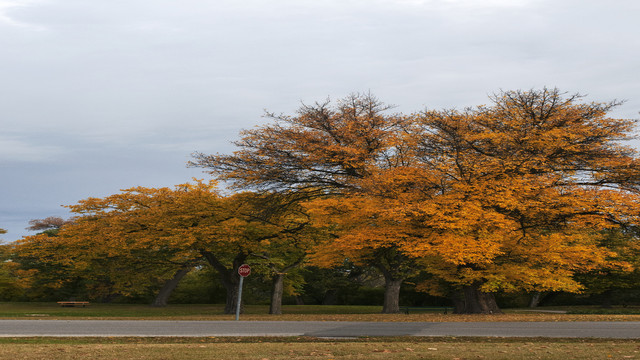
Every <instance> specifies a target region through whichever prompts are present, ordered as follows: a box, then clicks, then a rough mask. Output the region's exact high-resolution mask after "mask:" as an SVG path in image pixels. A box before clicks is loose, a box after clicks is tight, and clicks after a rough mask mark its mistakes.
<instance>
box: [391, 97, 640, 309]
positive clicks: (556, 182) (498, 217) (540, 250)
mask: <svg viewBox="0 0 640 360" xmlns="http://www.w3.org/2000/svg"><path fill="white" fill-rule="evenodd" d="M618 104H619V103H617V102H611V103H582V102H580V96H578V95H573V96H566V94H563V93H561V92H560V91H558V90H557V89H542V90H532V91H509V92H502V93H500V94H497V95H495V96H494V97H492V104H491V105H489V106H481V107H478V108H475V109H467V110H465V111H457V110H445V111H425V112H423V113H421V114H417V115H416V116H415V122H414V124H413V126H412V128H411V130H412V133H413V135H414V137H415V143H416V145H417V146H416V156H417V159H418V163H419V164H420V166H421V167H422V168H424V169H428V170H429V172H430V173H432V174H434V175H435V176H433V177H432V179H437V182H433V181H425V180H428V178H425V177H422V178H421V179H420V180H421V181H422V183H421V184H420V182H418V183H417V186H416V187H417V189H433V188H434V187H436V188H439V191H438V192H437V196H430V195H429V196H425V197H424V200H423V201H416V202H412V203H411V204H410V205H409V206H406V205H405V206H401V208H405V209H406V210H405V214H410V218H411V219H412V221H413V222H414V223H415V224H417V225H418V226H420V227H423V228H424V229H425V230H427V231H429V232H431V233H432V234H433V236H428V237H426V238H425V239H427V240H428V241H427V243H428V245H429V246H427V247H425V248H424V250H423V251H424V253H425V254H428V255H435V256H437V257H438V259H439V261H436V262H431V263H430V264H429V270H430V271H432V272H434V273H437V274H438V275H440V276H441V277H443V278H445V279H447V280H448V281H450V282H451V283H453V284H456V285H457V286H459V287H460V289H461V292H462V294H461V297H460V300H461V301H460V302H459V303H458V305H459V307H458V311H460V312H485V313H489V312H495V311H498V309H497V306H496V305H495V301H494V300H493V296H492V294H493V293H494V292H496V291H512V290H516V289H524V290H528V291H545V290H566V291H580V289H581V288H582V286H581V284H579V283H578V282H577V281H576V280H575V278H574V275H575V274H576V273H578V272H582V271H589V270H593V269H597V268H603V267H607V266H609V267H621V268H624V267H625V266H626V265H625V264H624V263H622V262H616V261H615V257H616V254H615V252H613V251H611V250H609V249H606V248H604V247H602V246H599V242H600V239H601V237H602V236H603V235H602V231H601V230H602V229H603V228H607V227H613V226H617V225H618V224H619V223H622V222H629V221H636V220H637V218H636V214H637V211H635V210H634V208H636V207H637V204H638V200H639V198H638V193H637V192H636V191H634V189H633V187H634V182H636V183H637V178H636V179H634V178H633V177H632V176H629V174H637V173H638V165H637V164H638V160H637V155H636V153H635V151H634V150H633V149H631V148H630V147H628V146H624V145H623V144H622V142H623V141H625V140H628V139H630V137H631V135H632V130H633V128H634V125H635V121H633V120H626V119H614V118H610V117H608V116H607V113H608V112H609V111H610V110H611V109H613V108H614V107H615V106H617V105H618ZM422 193H423V194H431V192H429V191H423V192H422Z"/></svg>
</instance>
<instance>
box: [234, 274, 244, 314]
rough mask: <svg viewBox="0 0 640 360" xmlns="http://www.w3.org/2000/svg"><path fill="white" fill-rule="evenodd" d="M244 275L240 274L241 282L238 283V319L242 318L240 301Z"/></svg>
mask: <svg viewBox="0 0 640 360" xmlns="http://www.w3.org/2000/svg"><path fill="white" fill-rule="evenodd" d="M243 282H244V276H240V284H239V285H238V303H237V304H236V321H238V320H240V303H241V302H242V283H243Z"/></svg>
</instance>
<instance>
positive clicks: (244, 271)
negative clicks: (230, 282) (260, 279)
mask: <svg viewBox="0 0 640 360" xmlns="http://www.w3.org/2000/svg"><path fill="white" fill-rule="evenodd" d="M249 274H251V266H249V265H247V264H242V265H240V267H239V268H238V275H240V284H239V285H238V302H237V304H236V321H238V320H240V304H241V303H242V283H243V282H244V278H246V277H247V276H249Z"/></svg>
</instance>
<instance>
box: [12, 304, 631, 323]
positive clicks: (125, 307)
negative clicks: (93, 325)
mask: <svg viewBox="0 0 640 360" xmlns="http://www.w3.org/2000/svg"><path fill="white" fill-rule="evenodd" d="M559 309H560V308H557V307H555V308H553V310H559ZM565 309H566V310H570V311H575V313H573V314H556V313H537V312H531V311H528V310H529V309H507V310H505V314H502V315H456V314H451V313H449V314H443V313H442V312H441V311H440V310H438V309H434V310H433V312H420V313H412V314H410V315H405V314H381V313H380V312H381V310H382V308H381V307H380V306H326V305H288V306H287V305H285V306H284V307H283V315H269V314H268V310H269V308H268V306H266V305H247V306H245V309H244V313H243V314H242V315H241V320H289V321H299V320H308V321H312V320H317V321H330V320H333V321H439V322H441V321H630V320H633V321H640V314H636V315H634V314H620V313H615V312H611V313H600V312H598V313H595V312H594V311H596V310H589V309H592V308H583V312H582V313H578V311H579V309H580V308H565ZM223 310H224V305H221V304H219V305H169V306H167V307H162V308H157V307H151V306H149V305H136V304H97V303H96V304H91V305H89V306H88V307H85V308H82V307H60V306H59V305H58V304H56V303H16V302H4V303H0V318H2V319H149V320H160V319H170V320H234V319H235V315H233V314H232V315H229V314H224V313H223ZM542 310H544V309H542ZM590 311H591V312H590Z"/></svg>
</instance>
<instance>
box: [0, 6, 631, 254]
mask: <svg viewBox="0 0 640 360" xmlns="http://www.w3.org/2000/svg"><path fill="white" fill-rule="evenodd" d="M638 15H640V1H637V0H611V1H602V0H243V1H237V0H181V1H175V0H173V1H171V0H126V1H125V0H109V1H107V0H95V1H86V0H0V228H4V229H6V230H8V233H7V234H4V235H1V236H2V239H3V240H4V241H5V242H9V241H14V240H17V239H19V238H21V237H22V236H25V235H29V234H33V232H29V231H27V230H25V228H26V227H27V226H28V222H29V220H31V219H41V218H45V217H48V216H60V217H64V218H67V217H69V216H71V215H70V214H69V213H68V212H67V210H66V208H64V207H62V205H71V204H74V203H76V202H78V201H79V200H81V199H85V198H88V197H103V196H107V195H111V194H115V193H117V192H119V191H120V190H121V189H126V188H131V187H135V186H146V187H164V186H169V187H170V186H173V185H176V184H181V183H185V182H187V181H190V180H191V179H192V178H194V177H196V178H205V179H206V178H208V177H209V175H207V174H204V173H203V172H202V169H198V168H188V167H187V166H186V163H187V161H189V160H190V157H191V154H192V153H193V152H203V153H229V152H231V151H233V149H234V148H233V145H232V144H231V141H233V140H235V139H237V138H238V132H239V131H240V130H242V129H247V128H252V127H254V126H258V125H260V124H264V123H265V122H266V121H268V120H266V119H265V118H263V117H262V115H263V114H264V111H265V110H268V111H271V112H275V113H283V114H294V113H295V111H296V109H297V108H298V107H299V106H300V105H301V102H305V103H313V102H315V101H323V100H325V99H327V97H329V98H331V99H339V98H342V97H344V96H347V95H349V94H350V93H354V92H371V93H372V94H374V95H375V96H377V97H378V98H379V99H380V100H382V101H383V102H385V103H388V104H393V105H396V108H395V110H396V111H398V112H403V113H412V112H417V111H421V110H424V109H425V108H431V109H441V108H453V107H455V108H464V107H467V106H476V105H481V104H486V103H487V102H488V95H491V94H493V93H496V92H498V91H501V90H516V89H522V90H527V89H532V88H542V87H544V86H546V87H550V88H553V87H557V88H559V89H560V90H562V91H567V92H569V93H576V92H578V93H581V94H584V95H586V98H585V101H610V100H614V99H619V100H622V99H624V100H626V102H625V103H624V104H623V105H622V106H620V107H618V108H617V109H616V110H615V111H614V112H613V113H612V114H611V115H612V116H615V117H622V118H633V119H636V118H638V117H639V115H638V112H639V111H640V68H639V65H640V62H639V61H638V59H639V58H640V36H638V34H640V22H639V21H638Z"/></svg>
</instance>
